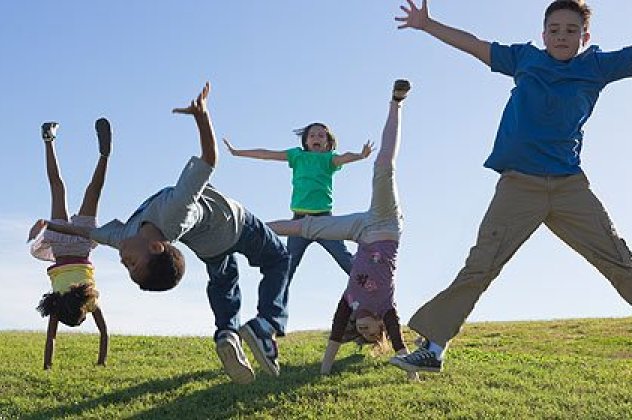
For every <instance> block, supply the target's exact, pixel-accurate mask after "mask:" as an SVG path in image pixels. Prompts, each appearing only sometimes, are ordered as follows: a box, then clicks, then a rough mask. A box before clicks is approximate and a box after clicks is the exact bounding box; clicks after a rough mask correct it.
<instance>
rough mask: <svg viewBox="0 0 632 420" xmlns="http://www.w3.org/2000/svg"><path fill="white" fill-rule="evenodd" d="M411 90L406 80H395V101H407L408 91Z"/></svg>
mask: <svg viewBox="0 0 632 420" xmlns="http://www.w3.org/2000/svg"><path fill="white" fill-rule="evenodd" d="M409 90H410V82H409V81H408V80H405V79H398V80H395V83H394V84H393V100H394V101H397V102H401V101H403V100H404V99H406V95H408V91H409Z"/></svg>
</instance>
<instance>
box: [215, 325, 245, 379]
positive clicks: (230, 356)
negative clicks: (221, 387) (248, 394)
mask: <svg viewBox="0 0 632 420" xmlns="http://www.w3.org/2000/svg"><path fill="white" fill-rule="evenodd" d="M215 350H216V351H217V356H219V360H221V362H222V365H223V366H224V372H226V374H227V375H228V376H229V377H230V379H231V380H232V381H233V382H235V383H238V384H249V383H251V382H252V381H254V380H255V372H254V371H253V370H252V367H251V366H250V362H249V361H248V358H247V357H246V353H244V349H243V348H242V347H241V339H240V338H239V336H238V335H237V333H235V332H233V331H230V330H224V331H220V332H219V333H218V334H217V339H216V340H215Z"/></svg>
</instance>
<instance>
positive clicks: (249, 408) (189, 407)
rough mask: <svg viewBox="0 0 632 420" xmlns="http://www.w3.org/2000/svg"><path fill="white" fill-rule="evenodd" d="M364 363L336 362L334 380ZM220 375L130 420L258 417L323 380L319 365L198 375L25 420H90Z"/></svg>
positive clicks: (132, 389)
mask: <svg viewBox="0 0 632 420" xmlns="http://www.w3.org/2000/svg"><path fill="white" fill-rule="evenodd" d="M362 360H364V356H362V355H360V354H353V355H350V356H348V357H345V358H342V359H340V360H337V361H336V365H335V367H336V369H335V372H334V375H335V374H336V373H337V372H340V371H344V370H346V369H348V368H352V370H356V369H355V368H353V365H355V364H358V363H360V362H362ZM220 376H221V377H224V378H225V379H226V381H227V382H225V383H221V384H219V385H215V386H213V387H211V388H208V389H205V390H201V391H196V392H193V393H190V394H187V395H185V396H182V397H179V398H176V399H175V400H173V401H169V402H167V403H164V404H156V405H154V407H153V408H150V409H148V410H146V411H145V412H143V413H139V414H136V415H134V416H132V417H131V418H134V419H156V418H161V419H168V418H174V419H175V418H178V419H193V418H213V419H220V418H231V417H237V416H246V417H247V416H249V415H254V414H255V413H256V412H258V411H259V410H264V409H269V408H271V407H272V406H273V405H274V401H273V400H272V399H270V398H268V397H269V396H270V395H277V394H281V393H291V392H292V391H294V390H296V389H297V388H299V387H301V386H302V385H305V384H310V383H315V382H318V381H321V380H323V377H322V376H321V375H320V363H310V364H306V365H298V366H293V365H283V366H282V370H281V376H280V377H279V378H273V377H270V376H268V375H266V374H264V373H263V372H261V371H260V370H259V371H257V379H256V380H255V382H254V383H252V384H250V385H237V384H234V383H232V382H229V378H228V377H227V376H226V375H225V374H224V373H223V371H221V370H219V369H217V370H213V371H198V372H193V373H188V374H183V375H179V376H174V377H170V378H166V379H158V380H151V381H147V382H144V383H141V384H138V385H135V386H132V387H129V388H125V389H120V390H117V391H114V392H111V393H108V394H104V395H102V396H100V397H98V398H92V399H87V400H84V401H82V402H79V403H72V404H65V405H61V406H58V407H55V408H52V409H48V410H42V411H38V412H35V413H32V414H31V415H26V416H24V417H22V418H23V419H29V420H34V419H50V418H60V417H62V418H63V417H69V416H78V417H82V416H84V415H88V413H87V412H88V411H90V410H94V409H97V408H99V407H108V406H117V405H124V404H127V403H133V402H134V401H135V400H137V399H142V398H143V396H145V395H149V394H161V393H166V392H171V391H175V390H177V389H178V388H180V387H183V386H186V385H187V384H188V383H191V382H195V381H209V380H214V379H216V378H217V377H220Z"/></svg>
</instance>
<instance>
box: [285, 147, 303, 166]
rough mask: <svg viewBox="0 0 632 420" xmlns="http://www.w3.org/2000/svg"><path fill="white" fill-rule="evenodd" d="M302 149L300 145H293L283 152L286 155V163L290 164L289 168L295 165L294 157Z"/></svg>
mask: <svg viewBox="0 0 632 420" xmlns="http://www.w3.org/2000/svg"><path fill="white" fill-rule="evenodd" d="M302 150H303V149H301V148H300V147H294V148H293V149H288V150H286V151H285V154H286V156H287V164H288V165H289V166H290V168H294V166H295V165H296V158H297V157H298V156H299V155H300V154H301V151H302Z"/></svg>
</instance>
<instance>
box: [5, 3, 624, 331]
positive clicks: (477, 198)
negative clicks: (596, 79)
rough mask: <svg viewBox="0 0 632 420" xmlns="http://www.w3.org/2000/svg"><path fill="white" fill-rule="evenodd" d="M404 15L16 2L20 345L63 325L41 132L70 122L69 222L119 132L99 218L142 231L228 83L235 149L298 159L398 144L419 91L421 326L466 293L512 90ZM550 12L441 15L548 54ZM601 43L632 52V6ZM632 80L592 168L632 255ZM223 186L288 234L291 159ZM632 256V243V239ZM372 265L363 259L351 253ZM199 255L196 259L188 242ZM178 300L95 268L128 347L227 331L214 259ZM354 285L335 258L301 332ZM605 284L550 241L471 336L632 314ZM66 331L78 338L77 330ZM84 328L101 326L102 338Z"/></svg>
mask: <svg viewBox="0 0 632 420" xmlns="http://www.w3.org/2000/svg"><path fill="white" fill-rule="evenodd" d="M400 4H402V3H400V2H398V1H388V2H387V1H360V0H347V1H344V2H341V1H339V0H320V1H317V2H299V1H295V2H289V1H285V2H280V1H278V2H275V1H270V2H249V3H247V4H246V3H239V2H219V1H188V2H171V1H152V2H149V1H122V0H113V1H109V2H98V3H95V2H79V1H66V2H49V1H43V0H38V1H30V2H2V3H1V4H0V38H1V39H3V40H4V41H3V42H2V43H0V56H1V57H2V61H1V63H2V64H0V92H2V95H0V119H1V124H0V127H2V145H3V153H2V154H1V155H0V159H1V162H0V175H1V177H0V179H2V189H3V191H4V196H3V199H2V200H1V201H0V261H1V262H2V267H3V269H2V274H1V275H0V281H1V282H2V290H3V292H2V297H3V299H2V301H3V303H2V305H0V329H3V330H5V329H29V330H41V329H45V327H46V321H45V320H44V319H41V318H40V317H39V315H38V314H37V313H36V311H35V309H34V308H35V306H36V305H37V302H38V300H39V298H40V296H41V295H42V294H43V293H45V292H46V291H47V290H48V288H49V284H48V279H47V277H46V274H45V269H46V263H44V262H40V261H37V260H35V259H33V258H32V257H31V256H30V255H29V253H28V246H27V245H26V243H25V239H26V235H27V232H28V228H29V227H30V225H31V224H32V222H33V221H34V220H36V219H37V218H40V217H48V215H49V212H50V196H49V191H48V183H47V181H46V174H45V169H44V148H43V146H42V143H41V140H40V139H39V127H40V125H41V123H42V122H43V121H46V120H51V119H52V120H56V121H59V122H60V123H61V128H60V131H59V133H58V135H59V137H58V144H57V148H58V149H57V150H58V157H59V160H60V166H61V170H62V174H63V176H64V178H65V181H66V186H67V190H68V205H69V210H70V211H71V212H73V211H76V210H77V209H78V207H79V204H80V201H81V198H82V195H83V190H84V188H85V186H86V184H87V182H88V179H89V177H90V175H91V173H92V170H93V167H94V164H95V162H96V157H97V148H96V139H95V136H94V131H93V125H94V120H95V119H97V118H99V117H100V116H107V117H108V118H109V119H110V120H111V122H112V125H113V129H114V151H113V154H112V157H111V160H110V166H109V173H108V178H107V181H106V186H105V188H104V191H103V195H102V202H101V206H100V213H99V220H100V222H103V223H105V222H107V221H109V220H111V219H112V218H121V219H124V218H125V217H127V216H128V215H129V214H130V213H131V212H132V211H133V210H134V209H135V208H136V206H137V205H138V204H139V203H140V202H141V201H142V200H143V199H144V198H145V197H147V196H148V195H150V194H151V193H153V192H154V191H155V190H157V189H159V188H161V187H162V186H164V185H170V184H173V183H174V182H175V181H176V179H177V177H178V175H179V173H180V171H181V169H182V167H183V166H184V164H185V162H186V161H187V160H188V158H189V157H190V156H191V155H193V154H198V153H199V150H198V147H199V146H198V138H197V132H196V129H195V124H194V123H193V121H192V120H191V119H190V118H187V117H185V116H175V115H171V113H170V110H171V109H172V108H173V107H175V106H181V105H186V104H187V103H188V102H189V101H190V100H191V99H192V98H193V97H194V96H195V95H196V94H197V93H198V92H199V90H200V89H201V87H202V86H203V83H204V82H205V81H206V80H209V81H210V82H211V84H212V92H211V97H210V101H209V107H210V110H211V113H212V117H213V120H214V124H215V129H216V132H217V135H218V137H223V136H226V137H229V138H230V139H231V141H232V142H233V143H234V144H235V145H236V146H237V147H244V148H246V147H247V148H251V147H265V148H270V149H278V150H283V149H287V148H290V147H294V146H296V145H297V144H298V140H297V138H296V137H295V136H294V135H293V134H292V129H294V128H297V127H301V126H304V125H305V124H307V123H310V122H313V121H323V122H325V123H327V124H328V125H329V126H330V127H331V128H332V130H333V132H334V133H335V134H336V136H337V137H338V140H339V144H340V146H339V149H340V151H349V150H351V151H359V150H360V148H361V146H362V144H363V143H364V142H365V141H366V140H367V139H371V140H375V141H378V142H379V137H380V133H381V129H382V125H383V123H384V120H385V117H386V111H387V101H388V98H389V94H390V89H391V85H392V82H393V80H394V79H396V78H399V77H406V78H408V79H410V80H411V82H412V84H413V90H412V92H411V94H410V96H409V99H408V100H407V103H406V104H405V109H404V112H403V125H402V143H403V145H402V149H401V155H400V158H399V161H398V171H399V172H398V177H399V187H400V194H401V199H402V207H403V211H404V214H405V217H406V220H405V227H404V230H405V231H404V236H403V238H402V244H401V254H400V263H399V264H400V265H399V272H398V278H397V301H398V306H399V311H400V316H401V318H402V321H403V322H405V321H407V320H408V318H409V317H410V315H411V314H412V313H413V312H414V311H415V310H416V309H417V307H418V306H420V305H421V304H422V303H424V302H425V301H427V300H429V299H430V298H431V297H432V296H434V295H435V294H436V293H438V292H439V291H441V290H442V289H443V288H444V287H446V286H447V285H448V284H449V283H450V282H451V281H452V280H453V278H454V277H455V275H456V273H457V271H458V270H459V269H460V268H461V266H462V264H463V262H464V259H465V257H466V256H467V253H468V250H469V248H470V246H472V245H473V243H474V239H475V236H476V231H477V228H478V225H479V223H480V220H481V218H482V216H483V214H484V211H485V209H486V208H487V205H488V203H489V200H490V199H491V196H492V194H493V190H494V186H495V182H496V180H497V174H495V173H494V172H492V171H490V170H488V169H484V168H483V167H482V163H483V161H484V160H485V158H486V157H487V155H488V154H489V152H490V150H491V145H492V142H493V138H494V135H495V131H496V128H497V124H498V121H499V118H500V115H501V112H502V109H503V107H504V104H505V102H506V100H507V98H508V95H509V90H510V89H511V88H512V81H511V80H510V79H509V78H506V77H504V76H501V75H498V74H493V73H491V72H490V71H489V70H488V69H487V68H486V67H485V66H483V65H482V64H480V63H479V62H478V61H477V60H475V59H473V58H471V57H469V56H466V55H464V54H462V53H460V52H457V51H456V50H453V49H451V48H449V47H447V46H445V45H443V44H441V43H440V42H438V41H437V40H435V39H432V38H431V37H429V36H427V35H426V34H423V33H421V32H418V31H413V30H405V31H401V30H400V31H398V30H396V26H397V24H396V22H395V21H394V20H393V18H394V17H395V16H397V15H401V12H399V5H400ZM547 5H548V1H539V0H538V1H535V0H533V1H529V2H513V1H511V2H507V1H501V0H487V1H485V2H484V5H482V4H481V3H480V2H463V1H458V0H436V1H432V2H430V11H431V14H432V15H433V16H434V17H435V18H437V19H440V20H442V21H443V22H445V23H447V24H449V25H452V26H456V27H459V28H463V29H465V30H468V31H471V32H473V33H475V34H476V35H477V36H479V37H480V38H483V39H486V40H490V41H493V40H498V41H501V42H504V43H512V42H524V41H533V42H534V43H535V44H536V45H539V46H541V37H540V33H541V30H542V14H543V11H544V9H545V8H546V6H547ZM594 6H595V13H594V18H593V22H592V43H593V44H597V45H600V46H601V47H602V49H604V50H610V49H618V48H621V47H623V46H626V45H628V44H630V40H631V39H632V27H630V25H629V21H628V17H629V16H630V15H631V14H632V3H629V2H594ZM631 95H632V81H622V82H617V83H615V84H613V85H611V86H609V87H608V88H606V90H605V91H604V92H603V94H602V96H601V98H600V100H599V102H598V104H597V107H596V110H595V112H594V114H593V116H592V118H591V119H590V121H589V122H588V124H587V125H586V127H585V128H586V135H585V145H584V151H583V155H582V158H583V168H584V170H585V171H586V173H587V174H588V176H589V178H590V180H591V182H592V186H593V189H594V191H595V192H596V194H597V195H598V197H600V199H601V200H602V202H603V203H604V204H605V206H606V208H607V209H608V211H609V212H610V215H611V217H612V219H613V220H614V222H615V226H616V227H617V230H618V231H619V232H620V234H621V235H622V236H623V237H624V238H632V217H630V215H631V214H632V195H631V194H630V191H629V181H628V180H629V179H630V165H629V162H628V156H630V155H631V154H632V143H631V142H630V129H629V125H628V121H629V120H630V115H629V112H630V111H629V110H630V107H629V98H630V97H631ZM220 151H221V154H220V161H219V165H218V168H217V170H216V173H215V174H214V175H213V178H212V182H213V183H214V184H215V185H216V186H217V187H218V188H220V189H221V190H222V191H224V192H225V193H226V194H228V195H229V196H231V197H233V198H235V199H237V200H239V201H241V202H242V203H244V204H245V205H246V206H247V207H248V208H249V209H250V210H251V211H253V212H254V213H255V214H257V215H258V216H259V217H260V218H261V219H263V220H273V219H278V218H283V217H288V216H289V215H290V212H289V196H290V176H291V172H290V170H289V168H288V167H287V165H286V164H284V163H281V162H264V161H255V160H248V159H238V158H234V157H232V156H230V155H229V154H228V153H227V152H226V150H225V149H224V147H223V146H221V147H220ZM370 177H371V163H370V162H369V161H362V162H358V163H353V164H350V165H348V166H346V167H345V168H343V170H342V171H341V172H339V173H338V174H337V175H336V180H335V200H336V204H335V211H336V213H338V214H342V213H347V212H355V211H361V210H364V209H366V208H367V206H368V202H369V197H370ZM631 240H632V239H631ZM352 248H354V246H352ZM181 249H183V250H185V248H184V247H181ZM185 255H186V256H187V259H188V271H187V274H186V276H185V278H184V280H183V282H182V284H181V285H180V286H179V287H178V288H176V289H175V290H173V291H170V292H167V293H162V294H153V293H147V292H141V291H140V290H138V288H137V287H136V286H135V285H134V284H133V283H132V282H131V281H129V280H128V278H127V276H126V272H125V271H124V269H123V267H122V266H121V265H120V264H119V262H118V258H117V256H118V255H117V253H116V252H115V251H114V250H112V249H109V248H106V247H99V248H98V249H97V250H95V251H94V253H93V261H94V263H95V265H96V269H97V282H98V286H99V289H100V291H101V295H102V297H101V305H102V307H103V311H104V314H105V317H106V319H107V321H108V324H109V326H110V330H111V331H112V332H115V333H123V334H195V335H198V334H201V335H207V334H211V333H212V332H213V329H214V327H213V318H212V314H211V311H210V308H209V306H208V302H207V298H206V293H205V287H206V281H207V277H206V274H205V271H204V267H203V265H202V263H201V262H199V261H197V260H196V259H195V257H194V256H193V255H192V254H191V253H190V252H188V251H186V250H185ZM240 262H241V263H242V264H241V266H242V280H241V285H242V290H243V293H244V302H243V314H242V317H243V318H244V320H246V319H247V318H249V317H250V316H253V315H254V313H255V306H256V288H257V282H258V272H257V271H256V270H253V269H250V268H249V267H248V266H247V264H246V262H245V260H243V259H241V260H240ZM345 284H346V278H345V276H344V273H343V272H342V271H341V270H340V269H339V268H338V267H337V266H335V263H334V262H333V260H332V259H331V258H330V257H329V256H328V255H327V254H326V253H325V252H324V251H323V250H322V249H321V248H319V247H318V246H317V245H314V246H312V247H310V248H309V249H308V252H307V253H306V255H305V257H304V259H303V262H302V264H301V265H300V266H299V269H298V271H297V273H296V277H295V279H294V282H293V285H292V288H291V291H290V322H289V329H290V330H304V329H326V328H328V327H329V326H330V322H331V317H332V314H333V311H334V309H335V307H336V304H337V302H338V299H339V296H340V293H341V292H342V290H343V289H344V287H345ZM631 314H632V311H631V310H630V307H629V306H628V305H627V304H626V303H625V302H624V301H623V300H622V299H621V298H620V297H619V296H618V295H617V294H616V292H615V291H614V289H613V288H612V287H611V286H610V285H609V284H608V283H607V281H605V279H604V278H602V276H601V275H600V274H599V273H598V272H597V271H596V270H595V269H594V268H592V267H591V266H590V265H589V264H588V263H587V262H585V261H584V260H583V259H582V258H581V257H580V256H578V255H576V254H575V253H574V252H573V251H572V250H570V249H569V248H567V247H566V246H565V245H564V244H562V243H561V241H559V240H558V239H557V238H556V237H554V236H553V235H552V234H551V233H550V232H548V230H547V229H546V227H542V228H541V229H540V230H538V231H537V232H536V233H535V234H534V236H533V237H532V238H531V239H530V240H529V241H528V242H527V243H526V244H525V245H524V246H523V247H522V248H521V249H520V250H519V251H518V253H517V254H516V255H515V257H514V258H513V259H512V260H511V261H510V262H509V264H508V265H507V266H506V267H505V269H504V270H503V272H502V273H501V275H500V277H499V278H498V279H497V280H496V281H495V282H494V283H492V286H491V287H490V289H489V290H488V291H487V292H486V293H485V294H484V295H483V297H482V298H481V300H480V301H479V304H478V305H477V307H476V309H475V310H474V312H473V313H472V316H471V317H470V320H472V321H488V320H489V321H491V320H522V319H550V318H569V317H607V316H630V315H631ZM65 330H68V329H67V328H66V329H65ZM79 330H81V331H95V328H94V325H93V323H92V322H90V321H88V322H86V323H84V325H83V326H82V327H80V328H79Z"/></svg>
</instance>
